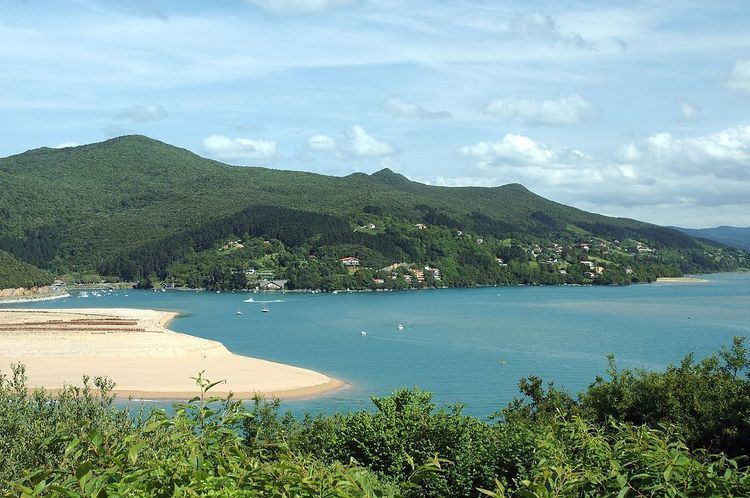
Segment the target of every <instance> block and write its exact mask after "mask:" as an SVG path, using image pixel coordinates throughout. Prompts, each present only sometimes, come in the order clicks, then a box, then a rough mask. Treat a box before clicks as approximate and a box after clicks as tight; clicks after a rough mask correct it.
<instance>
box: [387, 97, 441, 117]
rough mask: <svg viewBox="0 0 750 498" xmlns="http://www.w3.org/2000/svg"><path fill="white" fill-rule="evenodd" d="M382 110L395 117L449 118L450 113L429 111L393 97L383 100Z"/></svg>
mask: <svg viewBox="0 0 750 498" xmlns="http://www.w3.org/2000/svg"><path fill="white" fill-rule="evenodd" d="M382 107H383V111H385V113H386V114H388V115H389V116H391V117H392V118H396V119H422V120H429V119H445V118H450V117H451V114H450V113H449V112H447V111H429V110H427V109H425V108H424V107H422V106H421V105H419V104H415V103H414V102H408V101H405V100H400V99H397V98H395V97H388V98H387V99H385V101H384V102H383V106H382Z"/></svg>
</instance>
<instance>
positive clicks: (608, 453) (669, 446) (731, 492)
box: [482, 417, 750, 498]
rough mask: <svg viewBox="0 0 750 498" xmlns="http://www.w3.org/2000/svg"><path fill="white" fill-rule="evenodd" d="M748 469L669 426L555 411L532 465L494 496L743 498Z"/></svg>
mask: <svg viewBox="0 0 750 498" xmlns="http://www.w3.org/2000/svg"><path fill="white" fill-rule="evenodd" d="M749 492H750V474H748V472H747V470H746V469H742V470H741V469H739V468H738V463H737V461H735V460H731V459H728V458H726V457H724V456H709V455H706V454H704V453H698V454H691V452H690V451H689V450H688V449H687V447H686V446H685V445H684V444H683V443H682V442H681V441H680V439H679V438H678V437H676V436H675V435H674V434H672V433H670V432H669V431H661V430H657V429H650V428H648V427H646V426H633V425H630V424H623V423H612V424H611V425H609V426H608V427H602V426H596V425H592V424H591V423H590V422H588V421H586V420H585V419H583V418H580V417H572V418H564V417H558V418H557V419H556V420H555V421H554V423H550V424H547V425H545V426H543V430H542V432H541V433H540V434H539V435H538V437H537V439H536V440H535V451H534V465H533V468H532V469H531V471H530V472H529V473H528V474H527V475H525V476H522V477H521V478H519V479H517V480H516V481H515V482H514V484H513V485H512V486H506V485H503V484H502V483H499V482H498V483H497V485H496V486H495V489H494V490H492V491H485V490H483V491H482V494H483V495H485V496H492V497H497V498H499V497H509V496H517V497H534V498H541V497H556V496H617V497H618V498H624V497H642V496H665V497H667V496H668V497H678V496H679V497H708V496H713V497H731V496H747V493H749Z"/></svg>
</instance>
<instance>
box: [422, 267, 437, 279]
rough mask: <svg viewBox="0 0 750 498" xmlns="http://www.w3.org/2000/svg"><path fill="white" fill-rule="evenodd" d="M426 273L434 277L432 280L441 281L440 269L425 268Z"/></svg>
mask: <svg viewBox="0 0 750 498" xmlns="http://www.w3.org/2000/svg"><path fill="white" fill-rule="evenodd" d="M424 269H425V271H426V272H427V273H429V274H430V275H432V278H434V279H435V280H440V269H438V268H430V267H429V266H425V267H424Z"/></svg>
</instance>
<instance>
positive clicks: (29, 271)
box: [0, 251, 53, 289]
mask: <svg viewBox="0 0 750 498" xmlns="http://www.w3.org/2000/svg"><path fill="white" fill-rule="evenodd" d="M52 280H53V278H52V275H51V274H49V273H47V272H45V271H42V270H39V269H38V268H36V267H34V266H31V265H29V264H26V263H24V262H22V261H19V260H18V259H16V258H14V257H13V256H12V255H11V254H9V253H7V252H5V251H0V289H13V288H17V287H26V288H28V287H37V286H40V285H50V284H51V283H52Z"/></svg>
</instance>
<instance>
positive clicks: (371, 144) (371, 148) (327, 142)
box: [307, 124, 398, 165]
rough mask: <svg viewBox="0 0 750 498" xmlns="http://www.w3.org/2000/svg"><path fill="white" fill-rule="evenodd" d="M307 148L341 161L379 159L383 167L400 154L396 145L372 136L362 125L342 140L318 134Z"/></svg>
mask: <svg viewBox="0 0 750 498" xmlns="http://www.w3.org/2000/svg"><path fill="white" fill-rule="evenodd" d="M307 148H308V149H310V150H312V151H316V152H325V153H331V154H334V155H335V156H336V157H338V158H339V159H343V158H345V157H347V156H349V157H360V158H373V159H379V160H380V163H381V165H383V164H390V163H388V160H390V159H392V158H393V156H395V155H396V154H398V149H397V148H396V146H395V145H393V144H391V143H389V142H386V141H384V140H379V139H377V138H375V137H373V136H372V135H370V134H369V133H368V132H367V131H366V130H365V129H364V128H363V127H362V126H361V125H358V124H357V125H354V126H352V128H351V129H350V130H349V131H347V132H346V134H345V135H344V137H343V139H342V140H337V139H335V138H334V137H332V136H330V135H325V134H322V133H318V134H316V135H312V136H310V137H309V138H308V139H307Z"/></svg>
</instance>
